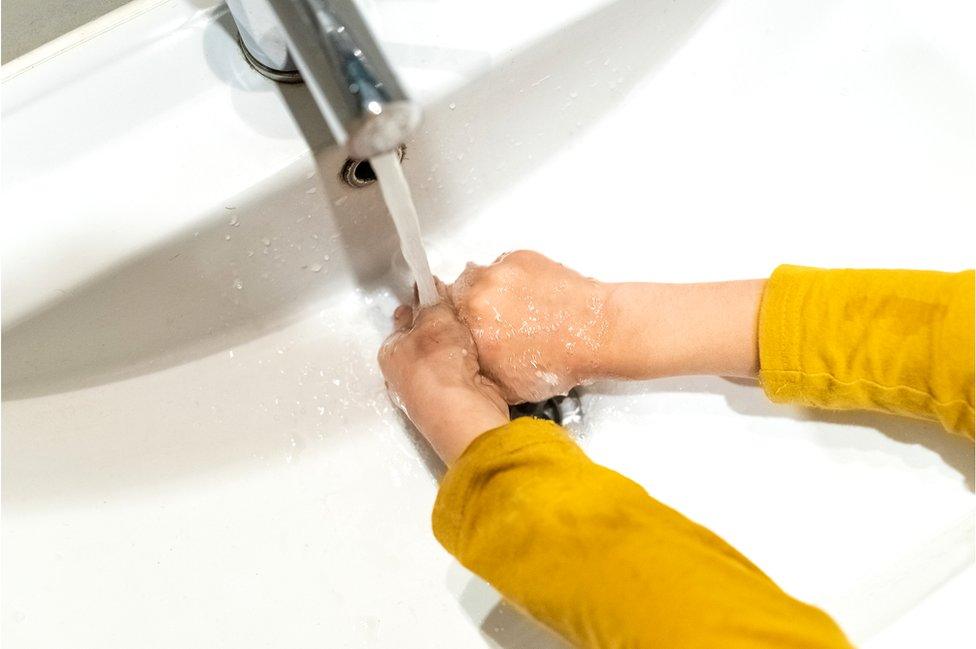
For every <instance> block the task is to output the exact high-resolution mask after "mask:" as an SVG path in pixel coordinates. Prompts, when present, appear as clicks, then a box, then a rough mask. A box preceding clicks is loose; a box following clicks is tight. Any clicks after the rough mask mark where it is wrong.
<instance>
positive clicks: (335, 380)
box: [332, 379, 342, 385]
mask: <svg viewBox="0 0 976 649" xmlns="http://www.w3.org/2000/svg"><path fill="white" fill-rule="evenodd" d="M332 385H342V381H341V380H340V379H332Z"/></svg>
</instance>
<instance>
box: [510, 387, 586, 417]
mask: <svg viewBox="0 0 976 649" xmlns="http://www.w3.org/2000/svg"><path fill="white" fill-rule="evenodd" d="M508 413H509V415H510V416H511V417H512V419H515V418H516V417H535V418H536V419H548V420H549V421H552V422H555V423H557V424H559V425H561V426H569V425H572V424H576V423H579V422H580V421H582V420H583V407H582V405H581V404H580V398H579V393H578V392H576V389H575V388H574V389H572V390H570V391H569V394H567V395H566V396H558V397H553V398H551V399H546V400H545V401H539V402H537V403H520V404H517V405H514V406H509V408H508Z"/></svg>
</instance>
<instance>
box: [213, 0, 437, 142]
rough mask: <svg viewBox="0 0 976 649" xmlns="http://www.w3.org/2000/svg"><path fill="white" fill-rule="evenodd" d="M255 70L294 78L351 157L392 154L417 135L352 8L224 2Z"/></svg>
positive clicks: (306, 2)
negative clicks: (295, 74)
mask: <svg viewBox="0 0 976 649" xmlns="http://www.w3.org/2000/svg"><path fill="white" fill-rule="evenodd" d="M228 7H229V8H230V11H231V14H232V15H233V16H234V20H235V22H236V23H237V26H238V30H239V31H240V34H241V43H242V45H243V46H244V47H245V48H247V50H248V53H249V55H250V57H251V58H253V59H254V60H256V61H257V62H258V63H259V64H260V67H263V68H267V69H269V70H272V71H275V72H277V73H287V72H291V71H294V70H296V69H297V70H298V71H300V72H301V76H302V78H303V79H304V81H305V83H306V85H307V86H308V88H309V91H310V92H311V94H312V97H313V99H314V100H315V103H316V104H317V105H318V107H319V110H321V111H322V115H323V116H324V118H325V121H326V123H327V124H328V125H329V128H330V129H331V131H332V134H333V135H334V136H335V139H336V142H337V143H338V144H340V145H344V146H345V147H346V149H347V151H348V153H349V155H350V157H353V158H356V159H360V160H364V159H367V158H371V157H373V156H376V155H379V154H382V153H389V152H391V151H395V150H396V149H397V147H399V146H400V144H402V143H403V142H404V140H405V139H406V138H407V137H408V136H409V135H410V134H411V133H412V132H413V131H414V129H416V127H417V124H418V123H419V122H420V108H419V106H418V105H417V104H416V103H415V102H413V101H411V100H410V98H409V97H408V96H407V94H406V93H405V92H404V90H403V87H402V86H401V85H400V82H399V80H398V79H397V76H396V73H395V72H394V71H393V69H392V68H391V67H390V64H389V63H388V62H387V60H386V58H385V57H384V56H383V52H382V50H381V49H380V47H379V45H378V44H377V42H376V40H375V38H374V37H373V34H372V32H371V31H370V30H369V28H368V26H367V25H366V22H365V20H363V17H362V15H361V14H360V13H359V10H358V9H357V8H356V6H355V4H354V3H353V2H352V0H228Z"/></svg>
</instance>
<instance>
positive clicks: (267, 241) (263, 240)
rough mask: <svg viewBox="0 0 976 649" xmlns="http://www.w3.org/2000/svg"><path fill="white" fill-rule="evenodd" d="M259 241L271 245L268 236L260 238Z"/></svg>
mask: <svg viewBox="0 0 976 649" xmlns="http://www.w3.org/2000/svg"><path fill="white" fill-rule="evenodd" d="M261 243H263V244H264V245H266V246H270V245H271V239H269V238H268V237H264V238H263V239H261Z"/></svg>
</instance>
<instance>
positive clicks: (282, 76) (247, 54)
mask: <svg viewBox="0 0 976 649" xmlns="http://www.w3.org/2000/svg"><path fill="white" fill-rule="evenodd" d="M237 46H238V47H240V48H241V54H243V55H244V60H245V61H247V64H248V65H250V66H251V67H252V68H253V69H254V71H255V72H257V73H258V74H260V75H261V76H263V77H267V78H269V79H271V80H272V81H277V82H278V83H305V80H304V79H302V74H301V72H299V71H298V70H290V71H289V70H275V69H274V68H269V67H268V66H266V65H265V64H263V63H261V62H260V61H258V60H257V59H256V58H255V57H254V55H253V54H251V51H250V50H249V49H247V45H245V44H244V39H243V38H241V34H240V32H238V33H237Z"/></svg>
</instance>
